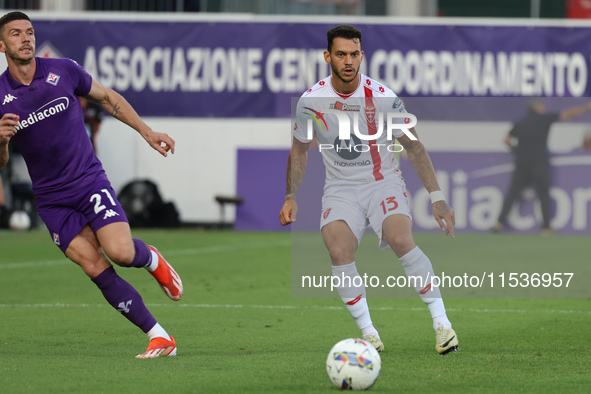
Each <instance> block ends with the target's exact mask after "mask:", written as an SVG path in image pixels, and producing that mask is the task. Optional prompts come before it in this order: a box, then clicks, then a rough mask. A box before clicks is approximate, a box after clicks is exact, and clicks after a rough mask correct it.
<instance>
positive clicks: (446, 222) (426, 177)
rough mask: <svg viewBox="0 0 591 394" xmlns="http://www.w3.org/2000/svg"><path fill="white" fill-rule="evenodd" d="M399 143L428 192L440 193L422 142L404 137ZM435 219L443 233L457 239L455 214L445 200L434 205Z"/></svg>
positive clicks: (399, 139) (431, 164)
mask: <svg viewBox="0 0 591 394" xmlns="http://www.w3.org/2000/svg"><path fill="white" fill-rule="evenodd" d="M412 132H413V133H414V134H415V135H416V133H415V131H414V129H412ZM398 142H400V144H401V145H402V146H403V147H404V149H405V150H406V152H407V154H408V159H409V160H410V164H412V167H413V168H414V170H415V172H416V173H417V176H418V177H419V179H420V180H421V182H422V183H423V185H424V186H425V188H426V189H427V191H428V192H429V193H432V192H437V191H439V192H440V191H441V188H440V187H439V184H438V183H437V177H436V176H435V170H434V169H433V163H431V158H430V157H429V154H428V153H427V150H426V149H425V146H424V145H423V144H422V143H421V141H419V140H416V141H413V140H411V139H410V138H408V136H406V135H404V136H403V137H401V138H398ZM433 217H434V218H435V220H437V223H439V227H441V231H445V235H451V236H452V238H454V237H455V235H454V225H455V224H456V219H455V214H454V211H453V209H451V207H450V206H449V205H447V202H445V200H439V201H436V202H434V203H433Z"/></svg>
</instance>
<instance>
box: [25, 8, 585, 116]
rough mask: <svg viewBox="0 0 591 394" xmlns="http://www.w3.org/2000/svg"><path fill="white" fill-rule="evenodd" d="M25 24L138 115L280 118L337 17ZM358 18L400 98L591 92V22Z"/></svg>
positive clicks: (366, 65) (312, 76) (320, 61)
mask: <svg viewBox="0 0 591 394" xmlns="http://www.w3.org/2000/svg"><path fill="white" fill-rule="evenodd" d="M33 22H34V26H35V29H36V36H37V47H38V48H37V54H38V56H54V57H70V58H72V59H74V60H76V61H77V62H78V63H80V64H82V65H83V66H84V67H85V68H86V69H87V70H88V71H89V72H90V73H91V74H92V75H93V76H94V77H95V78H96V79H98V80H99V81H100V82H101V83H102V84H104V85H105V86H108V87H111V88H113V89H115V90H117V91H119V92H120V93H122V94H123V95H124V96H125V97H126V98H127V99H128V100H129V101H130V102H131V103H132V104H133V105H134V107H135V108H136V109H137V110H138V112H139V113H140V115H144V116H163V117H264V118H274V117H285V118H288V117H289V116H290V100H291V98H292V97H299V96H300V95H301V94H302V92H304V91H305V90H306V89H308V88H309V87H310V86H312V85H313V84H314V83H315V82H317V81H318V80H320V79H322V78H323V77H325V76H327V75H328V74H329V72H330V70H329V67H328V66H327V64H326V63H325V61H324V57H323V52H324V49H325V48H326V31H327V30H328V29H329V28H331V27H333V26H334V24H327V23H298V22H292V23H280V22H269V21H268V20H265V21H258V20H257V19H256V18H255V19H253V20H249V21H244V22H241V21H233V22H232V21H223V20H220V21H218V20H211V21H203V19H199V20H195V21H190V20H186V19H183V20H178V21H174V20H165V19H163V20H162V21H154V20H141V19H140V20H137V21H124V20H120V21H113V20H106V19H105V18H100V19H92V20H90V19H89V20H49V19H42V18H38V19H34V21H33ZM356 25H357V26H358V27H359V28H360V29H361V30H362V32H363V49H364V51H365V57H364V60H363V63H362V68H361V72H363V73H365V74H367V75H369V76H370V77H372V78H375V79H377V80H380V81H382V82H383V83H384V84H386V85H387V86H389V87H390V88H391V89H393V90H394V92H396V93H397V94H398V95H400V96H402V97H431V96H435V97H457V98H466V97H508V96H514V97H528V96H529V97H531V96H545V97H574V98H580V97H589V96H591V86H590V81H589V80H588V75H589V69H590V67H591V64H590V59H589V56H588V54H589V53H591V27H577V26H574V27H573V26H564V27H558V26H506V25H505V26H471V25H445V24H443V23H442V24H440V25H434V24H425V25H422V24H416V25H408V24H366V23H359V24H356ZM464 102H465V103H468V104H470V103H471V102H470V101H469V100H465V101H464ZM509 112H510V111H509ZM504 114H505V115H504V117H505V118H506V119H511V116H510V115H511V114H510V113H504ZM500 116H501V117H503V115H500ZM423 119H425V116H423ZM498 120H502V119H498Z"/></svg>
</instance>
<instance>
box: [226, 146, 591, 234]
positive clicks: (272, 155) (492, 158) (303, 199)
mask: <svg viewBox="0 0 591 394" xmlns="http://www.w3.org/2000/svg"><path fill="white" fill-rule="evenodd" d="M288 154H289V151H288V150H256V151H254V150H249V151H245V150H240V151H239V155H238V168H239V174H238V194H239V195H241V196H242V197H243V198H244V200H245V204H244V205H243V206H241V207H239V208H238V210H237V213H236V228H237V229H240V230H278V229H282V227H281V226H280V224H279V220H278V215H279V210H280V209H281V204H282V203H283V197H284V195H285V184H284V182H283V180H284V179H285V170H286V168H287V165H286V163H287V157H288ZM430 156H431V159H432V161H433V164H434V166H435V168H436V173H437V178H438V181H439V184H440V186H441V188H442V190H443V192H444V194H445V195H446V196H447V200H448V201H449V203H450V205H451V206H452V208H453V209H454V210H455V213H456V226H455V227H456V231H458V232H462V231H470V232H486V231H490V229H491V228H492V227H493V225H494V224H495V223H496V220H497V217H498V214H499V212H500V210H501V206H502V203H503V198H504V195H505V192H506V191H507V189H508V186H509V181H510V178H511V174H512V170H513V159H512V156H511V155H510V154H509V153H483V152H479V153H470V152H432V153H430ZM321 162H322V160H321V158H320V154H319V153H318V152H317V151H314V150H313V149H310V152H309V159H308V166H307V170H306V175H305V177H304V181H303V182H302V186H301V188H300V191H299V193H298V199H297V201H298V207H299V211H298V214H297V220H296V223H294V224H293V225H292V226H291V229H292V230H293V231H315V230H316V231H318V230H319V224H320V212H321V206H320V200H321V198H322V192H323V186H324V179H325V175H324V166H323V165H322V163H321ZM551 164H552V188H551V198H552V208H551V215H552V221H551V225H552V228H553V229H554V230H556V232H558V233H561V234H589V233H591V182H589V175H588V174H589V172H590V171H591V153H589V152H582V151H581V152H573V153H569V154H560V155H552V158H551ZM401 169H402V172H403V174H404V179H405V182H406V184H407V191H408V192H409V200H410V204H411V210H412V214H413V230H415V231H440V230H439V227H438V225H437V222H436V221H435V219H433V216H432V214H431V210H430V208H431V203H430V200H429V195H428V193H427V191H426V190H425V188H424V187H423V185H422V184H421V182H420V181H419V179H418V177H417V176H416V174H415V173H414V170H413V169H412V166H411V165H410V163H409V162H408V160H406V159H403V160H402V161H401ZM540 226H541V213H540V209H539V202H538V199H537V197H536V194H535V192H534V191H533V190H532V189H526V190H525V191H524V193H523V196H522V199H521V201H520V202H519V203H518V204H516V205H515V207H514V208H513V211H512V212H511V214H510V215H509V219H508V224H507V226H506V230H507V231H509V232H518V233H535V232H539V231H540ZM283 229H286V228H283Z"/></svg>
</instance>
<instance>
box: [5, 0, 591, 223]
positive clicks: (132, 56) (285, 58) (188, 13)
mask: <svg viewBox="0 0 591 394" xmlns="http://www.w3.org/2000/svg"><path fill="white" fill-rule="evenodd" d="M0 8H2V9H22V10H26V12H28V13H29V14H30V16H31V17H32V19H33V21H34V24H35V27H36V30H37V51H38V52H37V53H38V56H56V57H62V56H66V57H71V58H73V59H74V60H76V61H77V62H79V63H80V64H82V65H83V66H84V67H85V68H86V69H87V70H88V71H89V72H90V73H91V74H92V75H93V77H95V78H97V79H98V80H99V81H100V82H101V83H103V84H105V85H107V86H110V87H113V88H114V89H116V90H118V91H119V92H120V93H122V94H123V95H124V96H125V97H126V98H127V99H128V100H129V101H130V102H131V103H132V105H134V107H135V108H136V109H137V110H138V112H139V113H140V115H141V116H142V117H143V118H144V119H146V121H147V122H148V123H149V124H150V125H151V126H152V127H153V128H154V129H156V130H162V131H165V132H168V133H170V134H171V135H172V136H174V138H175V139H176V141H177V153H176V155H175V156H174V157H171V158H169V159H166V160H159V159H158V158H154V157H153V155H152V152H151V151H150V149H149V147H147V145H145V144H144V143H143V141H141V140H140V139H139V138H137V136H136V135H134V133H132V132H130V130H128V129H127V127H126V126H124V125H122V124H120V123H119V122H117V121H115V120H113V119H112V118H110V117H107V118H106V119H105V121H104V122H103V124H102V125H101V134H100V136H99V141H98V152H99V157H100V159H101V160H102V162H103V164H104V166H105V169H106V171H107V173H108V175H109V178H110V179H111V181H112V183H113V186H114V188H115V189H116V190H117V191H121V189H122V188H123V187H124V186H125V185H126V184H128V183H129V182H131V181H133V180H138V179H149V180H151V181H153V182H154V183H155V184H157V185H158V186H159V190H160V193H161V194H162V197H163V199H164V200H165V201H172V202H173V203H174V204H175V205H176V207H177V209H178V211H179V213H180V218H181V221H182V222H183V223H186V224H203V225H208V224H215V223H218V222H219V220H220V209H219V208H220V206H219V205H218V202H216V200H215V197H216V196H220V195H221V196H239V197H242V198H243V199H244V204H242V205H241V206H239V207H237V208H236V210H234V206H233V205H232V204H229V205H228V206H226V207H225V211H224V213H225V219H226V220H227V221H228V222H233V221H234V220H236V228H238V229H243V230H280V228H279V226H278V224H277V223H275V222H276V221H277V220H276V213H277V212H278V210H279V207H280V204H281V202H282V197H283V193H284V174H283V172H284V170H285V160H286V157H287V156H286V153H287V150H288V149H289V147H290V143H291V135H290V132H289V128H290V127H291V126H290V121H289V117H290V110H291V105H292V104H293V100H295V98H297V97H298V96H299V95H300V94H301V93H302V92H303V91H304V90H305V89H306V88H308V87H309V86H311V85H312V84H313V83H314V82H315V81H317V80H319V79H320V78H322V77H323V76H325V75H328V72H329V69H328V67H327V66H326V65H325V64H323V61H322V58H321V53H322V51H323V50H324V46H325V37H324V32H325V31H326V30H327V28H328V27H330V26H334V25H336V24H340V23H352V24H356V25H359V26H360V27H361V28H362V30H363V31H364V33H365V35H364V43H363V44H364V45H363V48H364V49H365V51H366V59H365V62H364V63H365V68H364V69H362V71H363V72H366V73H368V74H369V76H371V77H373V78H376V79H378V80H383V81H384V82H385V83H386V85H388V86H389V87H391V88H392V89H393V90H394V91H395V92H396V93H397V94H399V95H400V96H401V97H403V98H404V99H405V101H407V107H408V110H409V112H413V113H415V114H417V116H418V118H419V124H418V130H419V132H420V137H421V139H422V140H423V143H424V144H425V145H426V146H427V148H428V149H429V151H430V152H431V153H432V154H433V157H434V162H435V167H436V169H438V170H439V172H438V177H440V182H441V183H442V185H443V187H444V189H445V190H444V191H445V192H446V194H447V195H448V196H449V198H450V200H451V204H452V206H453V207H454V208H455V209H456V211H457V212H458V218H459V225H458V230H460V231H461V230H466V231H486V230H488V229H489V228H490V227H491V226H492V224H494V219H495V217H496V214H497V213H498V211H499V210H500V205H501V199H502V195H503V193H504V191H505V190H506V187H507V183H508V177H509V175H510V167H511V155H510V153H509V152H508V151H507V149H506V147H505V146H504V145H503V142H502V140H503V137H504V135H505V134H506V132H507V131H508V130H509V127H510V125H511V123H512V122H513V121H515V120H517V119H518V118H519V117H520V116H522V115H523V114H524V113H525V103H526V100H527V98H526V96H542V97H544V96H547V97H548V103H549V107H550V109H551V110H559V109H561V108H564V107H567V106H569V105H573V104H577V103H579V102H581V100H582V101H584V100H586V99H585V98H584V97H588V96H589V86H588V78H587V70H588V68H589V55H588V54H589V52H591V51H590V50H589V49H591V48H589V45H588V44H584V46H580V45H579V44H580V43H585V42H591V40H589V39H588V38H589V37H590V36H591V29H589V27H588V26H587V25H588V24H587V21H585V20H584V18H587V17H591V9H588V8H587V2H586V1H584V0H520V1H508V0H503V1H478V2H474V1H466V0H439V1H437V0H365V1H364V0H316V1H314V0H284V1H270V0H269V1H261V0H245V1H238V0H177V1H164V0H161V1H157V0H152V1H133V0H128V1H125V0H121V1H114V0H112V1H111V0H87V1H75V0H53V1H52V0H20V1H19V0H12V1H11V0H6V1H0ZM581 18H582V19H581ZM175 26H176V28H175ZM446 32H447V33H446ZM442 33H446V34H442ZM472 33H474V35H473V36H471V35H472ZM73 34H75V36H76V39H75V40H73V39H72V37H73ZM438 35H440V36H441V37H437V36H438ZM292 44H293V45H292ZM463 54H466V56H464V57H462V56H463ZM449 56H452V57H453V59H452V60H451V63H450V61H449ZM487 56H488V57H487ZM503 56H505V57H503ZM179 59H180V60H179ZM416 59H419V60H418V63H417V61H416ZM491 59H492V60H491ZM503 59H505V60H507V59H508V60H507V63H506V64H507V67H516V68H509V69H508V70H509V71H511V72H513V75H512V76H510V77H508V78H505V74H503V71H502V69H501V66H500V63H501V62H502V60H503ZM488 60H491V62H492V63H491V62H488ZM446 61H447V63H446ZM413 62H414V63H413ZM487 62H488V63H487ZM132 63H133V64H132ZM489 64H493V66H492V67H493V74H495V75H494V78H493V81H492V82H491V80H490V75H491V73H490V72H489V73H488V74H487V70H486V67H487V65H489ZM569 65H572V67H573V68H572V70H571V68H569V67H570V66H569ZM460 66H461V67H463V68H461V69H460V68H458V67H460ZM148 67H151V69H148ZM404 67H406V70H407V71H408V73H409V74H408V75H407V76H408V78H407V79H408V80H411V82H412V83H413V84H412V86H411V83H410V82H408V81H405V80H403V79H404V78H403V76H402V74H401V72H402V71H401V70H403V69H404ZM446 67H447V68H446ZM495 67H496V68H495ZM561 67H562V68H561ZM0 68H2V69H5V63H4V59H1V60H0ZM442 69H443V70H444V71H441V70H442ZM438 70H439V71H438ZM548 70H549V71H548ZM194 71H195V72H196V74H195V73H193V72H194ZM488 71H490V70H488ZM429 72H430V73H431V74H429ZM515 72H517V74H519V73H520V75H517V74H515ZM446 73H447V74H446ZM452 73H455V79H454V80H452V79H453V78H451V77H449V75H451V74H452ZM446 75H447V77H449V78H448V79H447V80H445V78H447V77H446ZM410 76H412V78H411V77H410ZM429 78H430V79H429ZM487 78H489V79H488V80H487ZM504 78H505V79H504ZM466 81H468V82H466ZM548 81H549V82H548ZM487 83H488V85H487ZM444 84H445V86H444ZM493 85H494V86H493ZM486 86H488V88H487V87H486ZM496 87H499V88H498V89H497V88H496ZM466 98H467V99H468V100H466ZM433 108H436V109H439V110H435V111H434V110H433ZM467 112H469V114H467ZM590 122H591V118H590V117H582V118H581V119H579V120H578V121H577V122H572V123H568V124H562V125H560V126H555V129H556V130H554V132H553V133H552V134H551V138H550V142H549V148H550V150H551V151H552V152H553V153H555V154H557V155H563V156H561V158H560V160H562V161H563V162H567V164H563V165H561V166H559V167H560V168H559V170H560V171H562V172H561V173H560V174H555V175H556V176H555V177H554V180H555V181H556V182H559V183H558V185H557V186H556V190H554V189H553V195H552V196H553V198H554V206H553V210H554V226H555V228H557V230H558V231H559V232H564V233H588V232H590V231H591V230H590V229H591V225H590V224H589V223H590V221H591V219H589V209H588V205H589V201H591V196H590V195H591V191H590V190H591V189H589V188H587V184H586V183H585V182H584V179H581V178H579V176H578V175H577V174H584V171H585V170H586V168H587V167H588V166H589V160H588V159H589V157H588V156H587V157H583V156H584V155H586V153H585V152H583V151H582V149H581V147H582V141H583V138H584V135H585V134H586V133H587V132H588V129H589V128H591V125H590V124H589V123H590ZM558 129H560V131H559V130H558ZM573 152H575V153H573ZM463 154H466V155H467V156H462V155H463ZM470 155H471V156H470ZM573 155H575V156H576V159H572V156H573ZM581 155H583V156H581ZM581 157H583V158H581ZM573 162H576V164H572V163H573ZM482 163H486V166H484V165H483V164H482ZM568 163H570V164H568ZM581 163H582V164H581ZM481 164H482V165H481ZM478 165H480V166H481V168H478V170H479V171H480V173H479V174H481V175H475V174H474V173H473V172H472V173H470V171H469V170H470V169H472V170H474V168H475V167H474V166H478ZM403 166H404V164H403ZM569 166H570V167H569ZM573 166H574V167H573ZM487 171H488V172H487ZM482 173H487V175H486V176H488V178H486V177H484V176H482ZM564 174H566V175H564ZM314 175H318V174H314ZM314 175H310V176H314ZM321 175H322V174H320V176H321ZM492 175H494V176H496V177H493V178H494V179H493V178H491V176H492ZM565 177H568V178H569V179H575V182H574V183H572V182H571V183H572V184H569V185H564V184H563V183H560V182H562V180H563V179H565ZM406 178H407V182H408V183H409V189H410V190H411V194H412V195H413V197H416V198H415V200H414V201H413V202H412V203H411V204H413V211H414V212H415V215H416V217H415V229H416V230H419V231H421V230H425V231H430V230H434V229H435V227H436V226H434V223H435V222H434V221H432V220H430V217H429V212H428V204H426V202H425V201H426V200H425V194H424V193H423V192H421V191H420V185H416V186H415V184H416V180H413V178H416V177H414V175H410V174H409V172H406ZM314 182H316V183H314ZM318 182H321V179H317V180H314V179H313V180H311V181H309V184H317V183H318ZM319 193H320V190H318V189H317V188H316V189H315V191H312V192H310V196H311V197H310V201H313V199H314V198H313V197H314V196H319ZM8 194H10V193H8ZM415 194H416V195H415ZM8 201H10V196H9V198H8ZM537 211H538V207H537V206H536V203H535V198H534V194H533V191H529V192H527V193H526V194H525V197H524V200H523V202H522V205H521V206H520V207H517V208H516V209H515V210H514V212H513V214H512V216H511V217H510V220H509V224H510V226H509V227H510V228H513V229H514V230H517V231H523V232H533V231H537V225H538V223H539V216H540V215H539V213H538V212H537ZM316 217H317V214H316V211H314V210H312V214H311V216H310V218H311V219H310V225H309V226H308V227H306V228H304V229H313V228H314V227H315V225H316V224H315V221H316V219H315V218H316ZM577 217H578V218H579V219H577ZM304 222H305V220H304Z"/></svg>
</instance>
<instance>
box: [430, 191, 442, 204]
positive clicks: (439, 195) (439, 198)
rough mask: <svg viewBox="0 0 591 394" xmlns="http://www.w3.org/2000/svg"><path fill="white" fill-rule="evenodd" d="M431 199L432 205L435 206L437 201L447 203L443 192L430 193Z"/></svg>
mask: <svg viewBox="0 0 591 394" xmlns="http://www.w3.org/2000/svg"><path fill="white" fill-rule="evenodd" d="M429 197H430V198H431V204H435V203H436V202H437V201H445V196H444V195H443V192H442V191H441V190H435V191H434V192H431V193H429Z"/></svg>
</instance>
